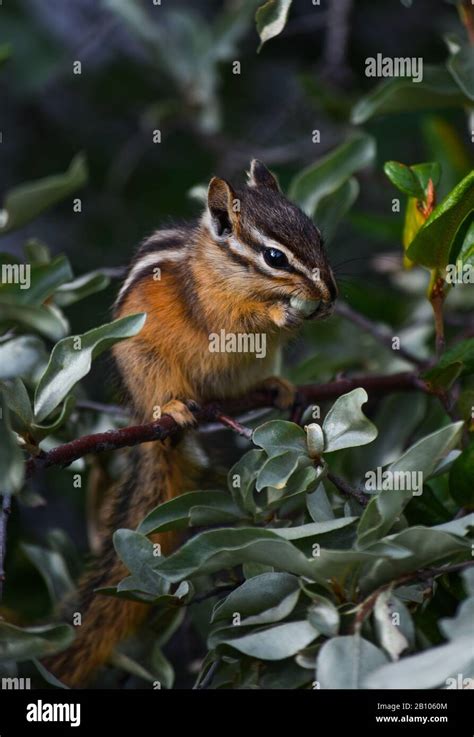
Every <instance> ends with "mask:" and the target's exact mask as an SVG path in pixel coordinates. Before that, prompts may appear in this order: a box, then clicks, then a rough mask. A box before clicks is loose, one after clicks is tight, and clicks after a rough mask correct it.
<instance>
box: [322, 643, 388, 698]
mask: <svg viewBox="0 0 474 737" xmlns="http://www.w3.org/2000/svg"><path fill="white" fill-rule="evenodd" d="M386 662H387V658H386V656H385V654H384V653H383V652H382V650H379V648H378V647H375V645H373V644H372V643H371V642H369V641H368V640H364V639H363V638H362V637H360V635H345V636H343V637H333V638H332V639H331V640H329V641H328V642H325V643H324V645H323V646H322V648H321V650H320V652H319V656H318V660H317V663H316V678H317V680H318V682H319V684H320V687H321V688H343V689H346V688H349V689H355V688H357V689H359V688H362V682H363V680H364V679H365V678H366V677H367V676H368V675H369V674H370V673H371V672H372V671H374V670H375V669H376V668H380V666H381V665H383V664H385V663H386Z"/></svg>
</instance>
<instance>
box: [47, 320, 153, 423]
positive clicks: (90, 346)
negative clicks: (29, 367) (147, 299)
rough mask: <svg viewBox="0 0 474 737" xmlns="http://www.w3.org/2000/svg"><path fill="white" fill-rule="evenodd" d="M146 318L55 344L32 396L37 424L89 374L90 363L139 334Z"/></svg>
mask: <svg viewBox="0 0 474 737" xmlns="http://www.w3.org/2000/svg"><path fill="white" fill-rule="evenodd" d="M145 319H146V315H145V314H138V315H129V316H127V317H122V318H121V319H119V320H114V322H111V323H108V324H106V325H102V326H101V327H99V328H94V329H93V330H89V331H88V332H87V333H84V334H83V335H76V336H69V337H68V338H64V339H63V340H61V341H60V342H59V343H57V344H56V345H55V346H54V348H53V350H52V353H51V357H50V359H49V363H48V366H47V367H46V370H45V372H44V374H43V375H42V377H41V379H40V381H39V384H38V386H37V387H36V392H35V419H36V421H37V422H40V421H41V420H43V419H44V418H45V417H47V416H48V415H49V414H50V412H52V411H53V409H55V408H56V407H57V406H58V405H59V404H60V402H62V400H63V399H64V398H65V397H66V395H67V394H68V393H69V392H70V390H71V389H72V387H73V386H74V385H75V384H77V382H78V381H79V380H80V379H82V378H83V377H84V376H86V374H87V373H88V372H89V370H90V367H91V363H92V361H93V359H94V358H97V356H99V355H100V354H101V353H103V352H104V351H105V350H106V349H107V348H110V346H112V345H114V344H115V343H118V342H119V341H121V340H124V339H125V338H130V337H132V336H134V335H137V333H139V332H140V330H141V329H142V327H143V325H144V323H145Z"/></svg>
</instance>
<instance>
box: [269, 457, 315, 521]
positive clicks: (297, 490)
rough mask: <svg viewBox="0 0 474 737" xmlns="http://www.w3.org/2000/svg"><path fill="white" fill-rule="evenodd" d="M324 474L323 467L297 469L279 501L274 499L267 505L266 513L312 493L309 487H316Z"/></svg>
mask: <svg viewBox="0 0 474 737" xmlns="http://www.w3.org/2000/svg"><path fill="white" fill-rule="evenodd" d="M303 460H305V459H303ZM300 463H301V461H300ZM322 473H323V467H322V466H318V468H317V469H316V468H315V467H314V466H303V467H301V468H297V469H296V471H295V472H294V473H293V474H292V475H291V476H290V478H289V479H288V481H287V482H286V484H285V486H284V487H283V490H282V493H281V495H280V496H279V497H278V498H277V499H273V501H270V502H269V503H268V504H266V506H265V511H268V510H272V509H278V507H281V506H282V505H283V504H286V502H289V501H290V500H293V499H294V498H295V497H297V496H300V494H304V493H306V492H307V491H310V489H309V487H310V486H314V484H315V482H317V480H318V479H319V478H320V476H321V475H322Z"/></svg>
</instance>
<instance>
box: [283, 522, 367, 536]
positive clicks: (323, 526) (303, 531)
mask: <svg viewBox="0 0 474 737" xmlns="http://www.w3.org/2000/svg"><path fill="white" fill-rule="evenodd" d="M356 519H357V517H341V518H339V519H330V520H327V521H326V522H308V524H306V525H296V526H295V527H276V528H273V532H274V533H275V534H276V535H279V536H280V537H283V538H284V539H285V540H302V539H304V538H305V537H316V536H318V535H327V533H328V532H334V530H340V529H342V528H343V527H347V526H348V525H352V524H353V523H354V522H355V521H356Z"/></svg>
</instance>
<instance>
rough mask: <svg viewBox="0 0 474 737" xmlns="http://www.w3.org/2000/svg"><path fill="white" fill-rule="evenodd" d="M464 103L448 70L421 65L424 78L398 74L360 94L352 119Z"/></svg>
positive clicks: (355, 120) (365, 118) (355, 121)
mask: <svg viewBox="0 0 474 737" xmlns="http://www.w3.org/2000/svg"><path fill="white" fill-rule="evenodd" d="M465 102H466V99H465V97H464V95H463V94H461V93H460V90H459V88H458V86H457V85H456V84H455V82H454V80H453V78H452V77H451V75H450V74H449V72H448V71H447V70H446V69H445V68H444V67H442V66H428V65H426V64H425V65H424V67H423V81H422V82H420V83H417V84H413V82H412V81H411V79H408V78H406V77H405V78H404V77H398V78H394V79H390V80H388V81H384V82H382V83H381V84H379V85H377V86H376V87H375V88H374V89H373V90H371V91H370V92H369V93H368V94H367V95H365V97H362V98H361V99H360V100H359V101H358V102H357V104H356V105H355V106H354V108H353V110H352V113H351V121H352V123H354V125H360V124H361V123H365V122H366V121H367V120H369V119H370V118H372V117H374V116H376V115H384V114H385V113H393V112H396V113H398V112H405V111H411V110H427V109H428V110H432V109H434V108H443V107H459V106H462V105H463V104H464V103H465Z"/></svg>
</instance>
